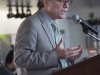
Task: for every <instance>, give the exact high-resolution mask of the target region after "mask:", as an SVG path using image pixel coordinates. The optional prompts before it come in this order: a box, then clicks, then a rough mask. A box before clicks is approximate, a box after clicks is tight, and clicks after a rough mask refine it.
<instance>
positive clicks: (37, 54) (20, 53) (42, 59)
mask: <svg viewBox="0 0 100 75" xmlns="http://www.w3.org/2000/svg"><path fill="white" fill-rule="evenodd" d="M55 47H56V45H55V42H54V40H53V36H52V34H51V32H50V30H49V27H48V25H47V23H46V21H45V18H44V16H43V14H42V13H41V11H40V10H39V11H37V12H36V13H35V14H34V15H32V16H30V17H29V18H27V19H25V20H24V21H23V23H22V24H21V25H20V27H19V29H18V32H17V35H16V42H15V50H14V59H15V65H16V67H18V68H19V71H20V74H19V75H52V73H53V71H54V70H59V69H61V63H60V61H59V60H58V58H57V55H56V52H55V50H54V49H55Z"/></svg>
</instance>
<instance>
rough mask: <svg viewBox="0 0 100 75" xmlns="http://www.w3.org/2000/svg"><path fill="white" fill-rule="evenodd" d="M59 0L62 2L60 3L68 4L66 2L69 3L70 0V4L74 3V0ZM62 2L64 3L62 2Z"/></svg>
mask: <svg viewBox="0 0 100 75" xmlns="http://www.w3.org/2000/svg"><path fill="white" fill-rule="evenodd" d="M57 1H59V2H60V5H64V4H66V2H67V3H68V4H69V1H71V3H70V4H69V6H70V5H71V4H72V2H73V0H65V1H63V0H57ZM61 3H62V4H61Z"/></svg>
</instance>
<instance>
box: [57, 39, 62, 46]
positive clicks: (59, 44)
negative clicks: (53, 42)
mask: <svg viewBox="0 0 100 75" xmlns="http://www.w3.org/2000/svg"><path fill="white" fill-rule="evenodd" d="M62 43H63V39H62V38H61V40H60V42H59V43H58V45H57V46H58V47H60V46H61V44H62Z"/></svg>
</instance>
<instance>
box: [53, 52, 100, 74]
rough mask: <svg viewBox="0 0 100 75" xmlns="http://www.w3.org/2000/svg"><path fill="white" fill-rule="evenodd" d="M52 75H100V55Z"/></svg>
mask: <svg viewBox="0 0 100 75" xmlns="http://www.w3.org/2000/svg"><path fill="white" fill-rule="evenodd" d="M52 75H100V54H99V55H96V56H94V57H91V58H88V59H86V60H83V61H81V62H79V63H76V64H74V65H72V66H69V67H67V68H64V69H61V70H59V71H56V72H54V73H53V74H52Z"/></svg>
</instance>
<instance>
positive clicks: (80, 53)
mask: <svg viewBox="0 0 100 75" xmlns="http://www.w3.org/2000/svg"><path fill="white" fill-rule="evenodd" d="M83 51H84V49H82V50H81V51H80V52H79V54H78V55H77V58H79V57H81V55H82V53H83Z"/></svg>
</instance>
